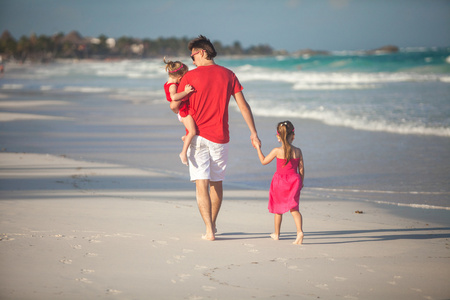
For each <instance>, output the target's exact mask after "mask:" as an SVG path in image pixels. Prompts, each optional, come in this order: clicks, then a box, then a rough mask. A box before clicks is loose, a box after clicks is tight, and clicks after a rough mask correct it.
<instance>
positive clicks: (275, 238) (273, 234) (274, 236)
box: [270, 233, 280, 241]
mask: <svg viewBox="0 0 450 300" xmlns="http://www.w3.org/2000/svg"><path fill="white" fill-rule="evenodd" d="M270 237H271V238H272V239H273V240H275V241H278V240H279V239H280V237H279V236H278V234H275V233H272V234H271V235H270Z"/></svg>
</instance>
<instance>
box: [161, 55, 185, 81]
mask: <svg viewBox="0 0 450 300" xmlns="http://www.w3.org/2000/svg"><path fill="white" fill-rule="evenodd" d="M164 63H165V64H166V72H168V73H169V76H183V75H184V74H186V73H187V71H189V68H188V67H187V66H186V65H185V64H183V63H182V62H181V61H178V60H177V61H171V60H169V61H166V58H165V57H164Z"/></svg>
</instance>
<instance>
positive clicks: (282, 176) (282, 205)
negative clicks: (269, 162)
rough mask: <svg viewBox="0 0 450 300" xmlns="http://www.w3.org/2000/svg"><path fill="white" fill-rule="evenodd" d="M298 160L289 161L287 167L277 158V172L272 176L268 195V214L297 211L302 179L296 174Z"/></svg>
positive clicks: (283, 160) (283, 161)
mask: <svg viewBox="0 0 450 300" xmlns="http://www.w3.org/2000/svg"><path fill="white" fill-rule="evenodd" d="M299 161H300V158H295V159H291V160H290V161H289V162H288V164H287V165H284V164H285V163H286V160H285V159H278V158H277V171H276V172H275V174H274V175H273V178H272V183H271V185H270V193H269V206H268V209H269V212H271V213H273V214H284V213H285V212H288V211H290V210H291V209H296V210H298V203H299V200H300V190H301V189H302V178H301V177H300V174H299V173H298V163H299Z"/></svg>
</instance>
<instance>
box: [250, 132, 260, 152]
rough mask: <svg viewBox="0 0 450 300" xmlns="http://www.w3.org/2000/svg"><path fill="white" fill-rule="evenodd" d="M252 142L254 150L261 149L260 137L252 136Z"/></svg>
mask: <svg viewBox="0 0 450 300" xmlns="http://www.w3.org/2000/svg"><path fill="white" fill-rule="evenodd" d="M250 140H251V141H252V146H253V148H255V149H260V148H261V140H260V139H259V137H258V135H255V136H253V135H252V136H250Z"/></svg>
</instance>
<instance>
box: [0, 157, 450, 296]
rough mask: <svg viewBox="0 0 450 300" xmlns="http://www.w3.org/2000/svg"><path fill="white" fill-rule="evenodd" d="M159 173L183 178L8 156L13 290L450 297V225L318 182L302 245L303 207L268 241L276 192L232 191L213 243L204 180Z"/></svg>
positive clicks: (4, 255)
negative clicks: (271, 197)
mask: <svg viewBox="0 0 450 300" xmlns="http://www.w3.org/2000/svg"><path fill="white" fill-rule="evenodd" d="M155 181H157V182H159V181H166V182H168V183H170V182H171V181H172V178H171V177H170V176H169V175H167V174H160V173H158V172H153V171H147V170H140V169H132V168H129V167H124V166H120V165H112V164H99V163H91V162H82V161H75V160H71V159H68V158H64V157H56V156H50V155H37V154H21V153H14V154H11V153H0V195H1V201H0V224H1V227H0V232H1V236H0V237H1V240H0V253H1V256H0V272H1V273H0V278H1V280H0V299H288V298H293V299H448V298H449V297H450V288H449V286H448V279H449V278H450V259H449V258H450V256H449V254H450V246H449V238H450V228H446V227H444V226H442V225H437V224H432V223H428V224H427V223H424V222H421V221H418V220H414V219H407V218H401V217H398V216H394V215H391V214H389V213H388V211H387V210H385V209H383V208H382V207H381V206H373V205H370V204H364V203H357V202H335V201H325V200H323V199H317V198H315V197H314V196H313V195H312V194H311V193H309V192H308V190H307V189H305V191H304V192H303V194H302V196H301V206H300V210H301V212H302V214H303V217H304V228H305V234H306V235H305V240H304V245H302V246H295V245H292V244H291V243H292V241H293V240H294V239H295V233H294V230H295V226H294V223H293V220H292V218H291V216H289V215H285V218H284V220H283V226H282V236H281V240H280V241H273V240H271V239H270V238H269V237H268V235H269V234H270V233H271V232H272V226H273V224H272V215H271V214H269V213H268V212H267V208H266V206H267V201H266V198H267V192H266V191H251V190H245V191H242V190H229V189H227V190H225V200H224V203H223V206H222V210H221V213H220V215H219V222H218V229H219V234H218V236H217V240H216V241H214V242H209V241H204V240H202V239H201V238H200V236H201V234H202V233H203V230H204V226H203V222H202V220H201V218H200V215H199V213H198V210H197V206H196V202H195V192H194V186H192V189H189V190H183V189H181V188H177V187H176V185H174V186H173V188H156V187H155V185H153V186H152V182H155ZM136 182H137V183H138V184H137V183H136ZM146 182H147V183H148V184H146ZM133 183H134V184H133ZM356 210H359V211H363V212H364V213H363V214H356V213H355V211H356Z"/></svg>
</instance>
